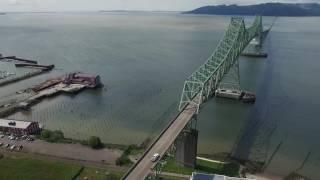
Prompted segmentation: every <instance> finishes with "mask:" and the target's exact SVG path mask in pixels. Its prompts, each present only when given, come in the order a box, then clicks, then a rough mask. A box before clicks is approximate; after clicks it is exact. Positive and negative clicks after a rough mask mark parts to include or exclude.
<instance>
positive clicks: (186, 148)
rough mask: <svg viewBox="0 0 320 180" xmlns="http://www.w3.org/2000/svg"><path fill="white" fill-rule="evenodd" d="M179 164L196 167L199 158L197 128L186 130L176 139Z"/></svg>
mask: <svg viewBox="0 0 320 180" xmlns="http://www.w3.org/2000/svg"><path fill="white" fill-rule="evenodd" d="M175 145H176V155H175V157H176V162H177V164H179V165H181V166H184V167H190V168H195V166H196V160H197V146H198V131H197V130H196V129H191V130H185V131H183V132H181V134H180V135H179V136H178V138H177V139H176V143H175Z"/></svg>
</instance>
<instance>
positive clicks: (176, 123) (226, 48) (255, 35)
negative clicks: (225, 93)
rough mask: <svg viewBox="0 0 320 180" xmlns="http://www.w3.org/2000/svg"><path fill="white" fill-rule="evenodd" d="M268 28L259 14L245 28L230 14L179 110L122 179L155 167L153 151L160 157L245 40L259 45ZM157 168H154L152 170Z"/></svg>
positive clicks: (186, 89) (134, 177)
mask: <svg viewBox="0 0 320 180" xmlns="http://www.w3.org/2000/svg"><path fill="white" fill-rule="evenodd" d="M269 30H270V28H269V29H268V30H266V31H263V26H262V17H261V16H257V17H256V18H255V20H254V22H253V24H252V26H251V27H249V28H246V26H245V23H244V18H241V17H234V18H232V19H231V23H230V25H229V27H228V29H227V31H226V32H225V34H224V37H223V38H222V40H221V41H220V42H219V44H218V46H217V48H216V50H215V51H214V52H213V54H212V55H211V56H210V57H209V59H208V60H207V61H206V62H205V63H204V64H203V65H201V66H200V67H199V68H198V69H197V70H196V71H195V72H194V73H192V75H191V76H190V77H188V78H187V80H186V81H185V83H184V87H183V91H182V95H181V100H180V104H179V114H178V115H177V116H176V118H175V119H173V120H172V121H171V122H170V123H169V124H168V126H167V127H166V128H165V129H164V130H163V131H162V132H161V134H160V135H159V136H158V137H157V138H156V139H155V141H154V142H153V143H152V144H151V145H150V147H149V148H148V149H147V150H146V151H145V152H144V154H143V155H142V156H141V158H140V159H139V160H138V162H137V163H136V164H134V165H133V167H132V168H131V169H130V170H129V171H128V172H127V173H126V174H125V175H124V176H123V179H128V180H138V179H145V178H146V177H147V176H148V175H149V174H150V173H151V171H152V170H153V169H154V168H156V165H157V163H153V162H151V160H150V158H151V156H152V155H153V154H154V153H159V154H160V155H161V157H162V156H163V155H164V154H165V153H166V152H167V151H168V149H169V148H170V146H171V145H172V144H173V143H174V141H175V139H176V138H177V137H178V136H179V134H180V133H181V132H182V131H183V130H184V128H185V127H187V126H188V124H190V123H192V122H191V121H192V119H194V118H195V117H196V115H197V114H198V113H199V108H200V105H201V104H202V103H204V102H205V101H207V100H208V99H209V98H210V97H211V96H213V95H214V93H215V90H216V89H217V88H218V87H219V85H220V84H221V81H222V79H223V78H224V76H225V75H226V74H227V73H228V72H229V70H230V69H231V68H232V67H233V66H234V65H235V64H237V63H238V58H239V56H240V55H241V53H242V52H243V51H244V49H245V48H246V47H247V46H248V44H249V43H250V42H251V41H252V40H253V39H255V41H257V42H258V43H257V46H256V47H258V48H256V49H259V47H261V45H262V43H263V40H264V38H265V37H266V36H267V34H268V32H269ZM156 171H158V170H156Z"/></svg>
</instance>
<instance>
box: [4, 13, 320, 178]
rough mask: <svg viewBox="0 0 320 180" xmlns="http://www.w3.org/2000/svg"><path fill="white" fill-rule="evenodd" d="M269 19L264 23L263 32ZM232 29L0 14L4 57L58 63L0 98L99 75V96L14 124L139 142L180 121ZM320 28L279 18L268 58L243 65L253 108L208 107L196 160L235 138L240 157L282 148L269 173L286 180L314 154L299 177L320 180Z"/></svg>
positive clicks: (49, 105) (205, 19)
mask: <svg viewBox="0 0 320 180" xmlns="http://www.w3.org/2000/svg"><path fill="white" fill-rule="evenodd" d="M248 19H249V20H248V21H251V20H252V18H250V17H249V18H248ZM272 20H273V19H272V18H264V21H265V22H264V24H265V26H268V25H270V24H271V22H272ZM229 21H230V17H228V16H191V15H178V14H151V13H147V14H144V13H141V14H140V13H139V14H126V13H118V14H112V13H66V14H63V13H61V14H59V13H56V14H7V15H4V16H0V39H1V42H0V53H3V54H5V55H16V56H20V57H26V58H30V59H36V60H39V61H40V62H41V63H43V64H52V63H53V64H55V65H56V70H54V71H53V72H52V73H50V74H44V75H41V76H38V77H35V78H32V79H29V80H26V81H23V82H19V83H16V84H12V85H10V86H6V87H1V89H0V96H1V97H4V96H6V95H9V94H12V93H13V92H15V91H18V90H20V89H23V88H25V87H29V86H31V85H33V84H37V83H39V82H40V81H43V80H45V79H46V78H48V77H53V76H56V75H60V74H65V73H67V72H73V71H83V72H88V73H96V74H99V75H100V76H101V78H102V81H103V83H104V84H105V86H104V88H102V89H100V90H87V91H83V92H81V93H79V94H77V95H74V96H66V95H62V96H59V97H55V98H51V99H46V100H44V101H43V102H42V103H40V104H38V105H36V106H34V107H33V108H32V112H23V113H16V114H14V115H12V116H11V118H15V119H26V120H33V121H39V122H41V123H42V124H44V125H45V127H46V128H49V129H59V130H62V131H63V132H64V133H65V135H66V136H68V137H72V138H78V139H83V138H87V137H88V136H91V135H96V136H99V137H101V138H102V140H103V141H104V142H106V143H117V144H131V143H137V144H139V143H141V142H143V141H144V140H145V139H147V138H149V137H154V136H155V135H156V134H157V133H159V131H160V130H161V129H162V128H163V127H164V126H165V125H166V124H167V123H168V122H169V121H170V120H171V119H172V117H174V115H175V114H176V113H177V106H178V101H179V99H180V93H181V90H182V86H183V82H184V80H185V78H186V77H187V76H188V75H190V74H191V73H192V72H193V71H194V70H195V69H196V68H197V67H198V66H199V65H200V64H202V63H203V62H204V61H205V60H206V58H207V57H208V56H209V55H210V54H211V53H212V51H213V50H214V48H215V47H216V45H217V44H218V42H219V40H220V38H222V36H223V33H224V30H225V29H226V28H227V26H228V23H229ZM319 29H320V20H319V18H278V19H277V21H276V23H275V25H274V27H273V29H272V32H271V33H270V34H269V36H268V38H267V40H266V42H265V51H266V52H268V53H269V57H268V58H267V59H249V58H243V57H241V59H240V69H241V70H240V71H241V84H242V87H243V88H245V89H247V90H251V91H255V92H256V93H257V102H256V104H255V105H244V104H242V103H239V102H234V101H228V100H221V99H217V100H215V99H213V100H210V101H209V102H208V103H206V104H205V105H204V106H203V107H202V110H201V114H200V116H199V121H198V129H199V131H200V138H199V148H198V149H199V153H200V154H215V153H220V152H231V150H232V147H234V143H235V142H238V141H237V140H240V141H239V142H240V145H241V147H252V148H251V149H249V148H247V150H246V149H245V151H248V152H250V153H251V156H259V153H257V151H259V149H262V150H263V151H265V150H266V149H267V150H268V154H269V156H270V154H271V152H272V151H274V149H275V147H276V146H277V145H278V144H279V143H281V142H282V145H281V147H280V149H279V151H278V152H277V153H276V155H275V156H274V158H273V160H272V161H271V163H270V165H269V166H268V168H267V170H268V171H271V172H273V173H278V174H287V173H289V172H291V171H293V170H295V169H297V168H298V167H299V166H300V165H301V163H302V161H303V160H304V158H305V157H306V155H307V153H308V152H311V155H310V158H309V160H308V161H307V163H306V165H305V166H304V168H303V169H302V170H300V171H299V172H300V173H302V174H304V175H306V176H310V177H312V178H313V179H320V174H319V172H317V171H316V170H317V169H319V167H320V154H319V152H320V141H319V140H318V139H319V138H320V134H319V127H320V122H319V115H318V111H319V107H320V101H319V96H318V91H319V89H320V83H319V82H318V80H317V77H319V75H320V62H319V58H318V57H319V56H320V51H319V50H320V49H319V44H320V43H319V37H320V31H319ZM0 68H2V69H0V70H3V69H6V68H8V65H3V64H1V67H0ZM10 68H11V67H10ZM241 134H243V135H244V136H243V138H240V137H241V136H240V135H241Z"/></svg>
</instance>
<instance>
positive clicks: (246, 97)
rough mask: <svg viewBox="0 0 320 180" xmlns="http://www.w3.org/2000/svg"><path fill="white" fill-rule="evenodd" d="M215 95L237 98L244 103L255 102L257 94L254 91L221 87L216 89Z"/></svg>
mask: <svg viewBox="0 0 320 180" xmlns="http://www.w3.org/2000/svg"><path fill="white" fill-rule="evenodd" d="M215 96H216V97H220V98H228V99H235V100H239V101H241V102H244V103H254V102H255V101H256V96H255V94H254V93H251V92H248V91H241V90H235V89H224V88H219V89H217V90H216V91H215Z"/></svg>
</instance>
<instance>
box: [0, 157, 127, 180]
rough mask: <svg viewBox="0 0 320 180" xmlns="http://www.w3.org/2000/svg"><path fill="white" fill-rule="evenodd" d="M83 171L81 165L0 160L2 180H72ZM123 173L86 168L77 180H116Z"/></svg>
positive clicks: (28, 159) (9, 158) (12, 158)
mask: <svg viewBox="0 0 320 180" xmlns="http://www.w3.org/2000/svg"><path fill="white" fill-rule="evenodd" d="M80 169H81V166H80V165H74V164H66V163H62V162H54V161H50V160H36V159H32V158H30V157H27V156H10V157H4V158H0V179H5V180H21V179H23V180H38V179H41V180H71V179H72V178H73V177H74V176H75V175H76V174H77V173H78V172H79V170H80ZM122 175H123V173H122V172H111V171H107V170H105V169H98V168H92V167H84V169H83V171H81V173H80V175H79V176H78V177H77V180H83V178H84V177H87V178H88V179H89V180H116V179H120V178H121V177H122Z"/></svg>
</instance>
